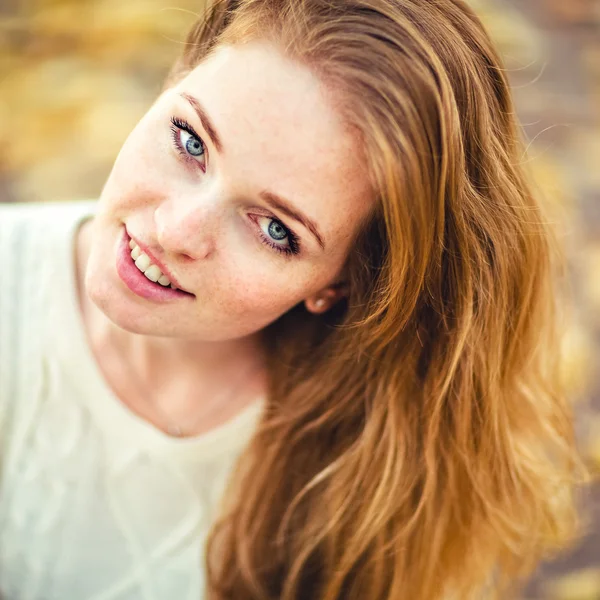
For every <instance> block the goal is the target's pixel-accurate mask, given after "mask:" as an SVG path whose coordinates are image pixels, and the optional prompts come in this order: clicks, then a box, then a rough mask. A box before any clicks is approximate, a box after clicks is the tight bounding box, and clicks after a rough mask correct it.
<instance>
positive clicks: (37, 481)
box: [0, 0, 585, 600]
mask: <svg viewBox="0 0 600 600" xmlns="http://www.w3.org/2000/svg"><path fill="white" fill-rule="evenodd" d="M89 142H90V143H91V144H93V140H89ZM522 158H523V146H522V142H521V135H520V130H519V128H518V125H517V122H516V118H515V111H514V107H513V104H512V100H511V96H510V93H509V87H508V82H507V80H506V76H505V72H504V70H503V68H502V63H501V60H500V59H499V57H498V55H497V53H496V51H495V49H494V48H493V45H492V44H491V42H490V40H489V37H488V35H487V34H486V32H485V30H484V28H483V27H482V25H481V23H480V21H479V20H478V19H477V17H476V16H475V15H474V13H473V12H472V10H471V9H470V8H469V7H468V5H467V4H466V3H464V2H463V0H239V1H234V0H225V1H223V0H222V1H218V2H215V3H212V4H211V5H210V6H209V8H208V9H207V12H206V15H205V16H204V17H203V18H202V19H201V20H200V21H199V22H198V24H197V25H195V27H194V28H193V29H192V31H191V33H190V36H189V39H188V43H187V44H186V46H185V51H184V54H183V56H182V58H181V59H180V60H179V61H178V62H177V64H176V65H175V67H174V68H173V71H172V73H171V74H170V76H169V79H168V81H167V85H166V86H165V89H164V91H163V93H162V94H161V95H160V97H159V98H158V99H157V100H156V102H155V103H154V104H153V106H152V107H151V108H150V110H149V111H148V112H147V114H146V115H145V116H144V117H143V118H142V120H141V121H140V123H139V124H138V125H137V127H136V128H135V129H134V130H133V132H132V133H131V134H130V136H129V137H128V139H127V140H126V142H125V144H124V146H123V148H122V150H121V152H120V153H119V155H118V157H117V159H116V162H115V165H114V168H113V170H112V172H111V174H110V177H109V179H108V181H107V182H106V185H105V187H104V189H103V191H102V194H101V196H100V199H99V201H97V202H78V203H50V204H40V205H37V204H36V205H23V206H12V207H9V208H8V207H4V208H2V210H1V211H0V263H1V265H0V266H1V269H2V274H3V278H2V281H3V284H2V286H1V287H0V406H1V412H0V414H1V431H2V485H1V488H0V490H1V495H0V520H1V526H0V531H1V534H0V589H1V590H2V593H3V594H4V596H3V597H5V598H7V599H10V600H14V599H25V598H27V599H40V600H41V599H44V600H49V599H52V598H57V599H60V600H71V599H72V600H75V599H77V600H80V599H83V598H85V599H95V600H100V599H102V600H109V599H111V600H112V599H115V600H116V599H127V600H130V599H131V600H133V599H169V600H170V599H173V598H177V599H178V600H183V599H192V598H194V599H199V598H210V599H214V600H225V599H227V600H230V599H231V600H250V599H257V600H258V599H261V600H263V599H264V600H266V599H284V600H300V599H308V598H310V599H313V598H314V599H317V598H318V599H323V600H341V599H360V600H362V599H369V600H376V599H385V600H392V599H394V600H396V599H406V600H409V599H410V600H441V599H458V600H468V599H474V600H475V599H476V600H481V599H482V598H488V597H490V598H492V597H496V596H497V595H502V594H508V595H507V596H506V597H510V598H514V597H515V595H514V591H512V588H511V585H512V584H513V583H515V582H517V581H518V580H519V579H520V578H522V577H523V576H525V575H527V574H528V573H530V572H531V570H532V568H533V567H534V566H535V565H536V564H537V562H538V561H539V560H540V559H541V558H542V557H543V556H545V554H546V553H547V552H549V551H551V550H556V549H558V548H561V547H562V546H564V545H565V544H566V543H567V542H568V541H569V540H570V539H572V536H573V533H574V532H575V530H576V525H577V518H576V514H577V513H576V510H575V501H574V494H573V492H574V491H575V486H576V485H577V483H578V482H579V481H581V480H582V475H585V470H584V468H583V467H582V464H581V461H580V459H579V457H578V455H577V452H576V447H575V443H574V436H573V427H572V420H571V416H570V409H569V404H568V402H567V398H566V394H565V390H564V389H563V386H562V382H561V380H560V377H559V366H560V331H561V329H560V324H561V320H560V311H559V310H558V309H559V308H560V306H561V305H562V295H561V288H560V284H561V283H562V282H563V279H561V271H560V269H559V267H560V266H561V263H560V260H559V259H560V246H559V245H557V244H556V238H555V234H554V232H553V230H552V228H551V227H550V225H549V224H548V217H547V215H545V211H544V208H543V206H542V204H541V203H540V200H539V198H537V197H536V195H535V194H534V193H533V192H532V186H531V184H530V183H529V182H528V179H527V176H526V174H525V173H524V171H523V168H522V162H523V161H522ZM73 176H77V174H76V173H74V174H73ZM507 590H511V591H510V592H508V591H507Z"/></svg>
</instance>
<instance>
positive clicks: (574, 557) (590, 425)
mask: <svg viewBox="0 0 600 600" xmlns="http://www.w3.org/2000/svg"><path fill="white" fill-rule="evenodd" d="M470 2H471V4H472V5H473V7H474V8H475V10H476V11H477V12H478V13H479V14H480V16H481V18H482V20H483V21H484V23H485V24H486V25H487V27H488V29H489V31H490V33H491V34H492V37H493V38H494V39H495V40H496V42H497V44H498V47H499V49H500V51H501V53H502V55H503V58H504V61H505V66H506V68H507V69H508V72H509V77H510V79H511V83H512V85H513V92H514V98H515V101H516V105H517V112H518V117H519V120H520V122H521V124H522V127H523V132H524V136H525V138H526V140H527V145H528V152H527V155H526V157H524V160H526V161H527V162H528V163H529V164H530V166H531V169H532V170H533V172H534V175H535V177H536V179H537V181H538V183H539V185H540V187H541V188H542V189H543V191H544V193H545V195H546V196H547V197H548V198H549V200H550V201H551V202H552V203H554V204H555V205H556V207H557V208H558V210H559V213H558V214H560V215H561V216H560V218H561V219H562V220H564V223H563V229H564V235H565V244H566V246H567V248H568V253H569V265H570V273H571V277H572V282H573V289H574V292H575V295H576V299H577V315H576V322H575V323H574V326H573V328H572V331H571V333H570V335H569V338H568V340H567V347H566V361H565V375H566V377H567V378H568V380H569V383H570V384H571V385H572V389H573V399H574V402H575V403H576V413H577V427H578V432H579V436H580V439H581V445H582V448H583V450H584V453H585V456H586V458H587V460H588V461H589V463H590V465H591V466H592V467H593V469H594V470H595V471H596V472H598V468H599V467H600V353H599V352H598V351H597V350H598V345H599V342H600V0H470ZM201 7H202V0H195V1H192V0H177V2H176V4H173V1H172V0H171V1H169V2H168V1H167V0H127V1H124V0H0V202H30V201H49V200H69V199H85V198H96V197H97V196H98V195H99V193H100V191H101V189H102V185H103V183H104V181H105V179H106V177H107V175H108V173H109V171H110V168H111V166H112V163H113V161H114V159H115V157H116V155H117V153H118V151H119V149H120V147H121V144H122V143H123V141H124V139H125V138H126V136H127V135H128V133H129V132H130V131H131V129H132V128H133V127H134V125H135V124H136V123H137V121H138V120H139V118H140V117H141V116H142V115H143V114H144V112H145V111H146V110H147V109H148V108H149V106H150V104H151V102H152V101H153V100H154V98H155V97H156V95H157V94H158V92H159V90H160V87H161V83H162V80H163V78H164V76H165V75H166V73H167V71H168V69H169V66H170V65H171V63H172V62H173V60H174V59H175V57H176V56H177V55H178V54H179V52H180V51H181V49H182V44H183V41H184V39H185V34H186V32H187V29H188V27H189V26H190V25H191V23H192V22H193V21H194V20H195V18H196V16H197V13H198V11H200V10H201ZM583 501H584V503H585V509H586V514H587V515H588V518H589V520H590V523H589V525H588V526H587V532H586V534H585V536H584V537H583V539H581V540H580V542H579V543H578V544H577V545H576V546H574V547H573V549H572V550H571V551H569V552H566V553H564V554H562V555H560V556H559V557H557V558H556V559H554V560H552V561H548V562H547V563H544V564H543V565H541V566H540V568H539V570H538V572H537V573H536V574H535V577H534V578H533V579H532V581H531V582H530V584H529V586H528V588H527V590H526V596H525V597H524V598H523V600H600V485H598V484H596V485H594V486H592V487H591V489H590V490H589V492H588V493H587V494H586V496H585V498H584V499H583Z"/></svg>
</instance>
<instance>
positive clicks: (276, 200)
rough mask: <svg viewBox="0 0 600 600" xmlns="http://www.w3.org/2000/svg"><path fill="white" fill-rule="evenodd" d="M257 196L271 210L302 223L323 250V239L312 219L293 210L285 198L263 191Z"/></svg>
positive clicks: (295, 209)
mask: <svg viewBox="0 0 600 600" xmlns="http://www.w3.org/2000/svg"><path fill="white" fill-rule="evenodd" d="M259 196H260V197H261V198H262V199H263V200H264V201H265V202H267V203H268V204H270V205H271V206H272V207H273V208H275V209H277V210H279V211H280V212H282V213H284V214H286V215H287V216H288V217H290V218H291V219H294V220H296V221H298V222H299V223H302V225H304V227H306V229H308V231H310V232H311V233H312V234H313V235H314V236H315V238H316V240H317V242H319V246H321V249H322V250H325V243H324V242H323V237H322V236H321V234H320V233H319V229H318V227H317V225H316V223H315V222H314V221H313V220H312V219H309V218H308V217H307V216H306V215H304V214H302V213H301V212H300V211H299V210H298V209H297V208H294V206H293V205H292V203H291V202H289V200H286V199H285V198H282V197H281V196H278V195H277V194H274V193H273V192H269V191H268V190H263V191H262V192H261V193H260V194H259Z"/></svg>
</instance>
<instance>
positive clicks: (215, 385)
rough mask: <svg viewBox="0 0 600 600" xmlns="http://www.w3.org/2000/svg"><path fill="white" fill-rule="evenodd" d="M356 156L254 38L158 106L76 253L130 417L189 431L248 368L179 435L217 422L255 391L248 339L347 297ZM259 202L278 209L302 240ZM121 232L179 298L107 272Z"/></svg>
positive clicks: (107, 369) (367, 203)
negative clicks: (158, 266)
mask: <svg viewBox="0 0 600 600" xmlns="http://www.w3.org/2000/svg"><path fill="white" fill-rule="evenodd" d="M195 100H197V101H198V102H199V103H200V104H201V105H202V107H203V108H204V110H205V112H206V114H207V115H208V117H209V119H210V121H211V122H212V125H213V126H214V130H215V131H216V133H217V135H218V138H219V139H220V145H221V148H220V149H219V148H218V147H217V145H215V142H214V141H213V140H212V139H211V135H209V132H208V131H207V129H205V127H204V126H203V123H202V121H201V120H200V118H199V116H198V115H197V112H196V110H195V109H194V107H193V105H194V104H195ZM172 117H175V118H176V124H174V123H172V121H171V119H172ZM182 124H187V125H189V126H191V128H193V130H194V131H195V133H196V134H197V136H198V138H200V140H201V141H202V143H199V142H198V141H197V140H198V138H196V136H195V135H192V134H191V133H190V132H188V131H185V130H184V129H182V128H181V127H180V126H181V125H182ZM187 125H186V126H187ZM176 141H179V142H180V143H181V148H177V147H176ZM357 149H358V144H357V140H356V138H355V137H354V136H353V135H352V134H351V133H350V131H349V130H348V128H347V127H345V125H344V123H343V121H342V119H341V118H340V116H339V114H338V111H336V109H335V104H334V102H333V101H332V99H331V97H330V96H329V95H328V94H327V93H326V92H325V90H324V87H323V85H322V83H321V82H320V81H319V80H318V79H317V78H316V77H315V76H314V75H313V74H312V72H311V71H310V70H308V69H307V68H306V67H304V66H301V65H299V64H298V63H295V62H292V61H291V60H290V59H288V58H286V57H285V56H283V55H282V54H281V53H280V52H278V51H276V49H275V48H274V47H273V46H271V45H269V44H268V43H266V42H251V43H248V44H245V45H243V46H233V47H222V48H218V49H217V50H216V51H215V53H213V54H212V55H211V56H210V57H209V58H207V59H206V60H205V61H203V62H202V63H201V64H200V65H198V66H197V67H196V68H195V69H194V70H193V71H192V72H191V73H189V74H188V75H187V76H186V77H185V78H184V79H182V80H181V81H180V82H178V83H177V84H176V85H175V86H174V87H172V88H170V89H169V90H167V91H165V92H164V93H163V94H162V95H161V96H160V97H159V98H158V99H157V101H156V102H155V103H154V105H153V106H152V107H151V108H150V110H149V111H148V112H147V113H146V115H145V116H144V117H143V118H142V119H141V121H140V122H139V124H138V125H137V126H136V128H135V129H134V130H133V131H132V133H131V134H130V135H129V137H128V138H127V140H126V141H125V143H124V146H123V148H122V149H121V151H120V153H119V155H118V157H117V160H116V162H115V165H114V167H113V170H112V172H111V174H110V176H109V178H108V181H107V183H106V185H105V187H104V189H103V191H102V195H101V198H100V201H99V205H98V212H97V216H96V217H95V218H94V219H93V220H90V221H88V222H86V223H85V224H84V225H83V226H82V227H81V228H80V230H79V234H78V238H77V246H76V253H77V254H76V259H77V273H78V283H79V288H80V290H79V291H80V304H81V310H82V315H83V320H84V324H85V327H86V331H87V335H88V340H89V342H90V345H91V347H92V348H93V351H94V354H95V356H96V358H97V360H98V363H99V365H100V367H101V369H102V371H103V373H104V375H105V376H106V378H107V380H108V381H109V383H110V384H111V386H112V387H113V389H114V390H115V391H116V392H117V394H118V395H119V397H120V398H121V399H122V400H123V401H124V402H126V403H127V404H128V405H129V406H130V407H131V408H132V409H133V410H134V411H136V412H138V413H139V414H141V415H142V416H143V417H144V418H146V419H148V420H149V421H152V422H154V423H155V424H156V425H157V426H158V427H163V428H164V419H162V416H159V414H158V412H159V411H158V410H155V409H154V408H156V407H154V408H153V405H152V403H155V404H160V406H159V407H158V408H160V413H161V415H164V414H165V413H167V414H169V415H170V416H172V417H173V420H175V421H179V422H185V420H186V419H190V420H191V419H193V418H194V415H196V414H197V413H198V410H199V408H198V407H199V406H200V407H201V406H202V405H203V403H208V402H209V399H210V398H211V397H213V396H214V395H215V394H217V393H219V394H221V393H222V390H223V389H226V388H227V386H228V385H232V384H231V382H232V381H234V380H235V378H236V374H238V373H241V372H243V371H246V370H250V372H251V376H250V377H249V379H248V381H247V382H246V384H245V385H244V388H243V389H244V392H243V393H241V392H236V394H235V400H233V398H232V399H228V402H227V403H223V405H221V406H218V407H214V408H212V409H211V410H210V412H209V413H208V414H207V415H205V417H204V418H203V419H202V422H201V423H200V424H198V426H197V427H196V428H195V430H194V431H193V432H190V434H191V433H194V434H197V433H201V432H202V431H206V430H207V429H210V428H212V427H214V426H216V425H218V424H220V423H222V422H224V421H225V420H227V419H228V418H230V417H231V416H232V415H233V414H235V413H236V412H238V411H239V410H241V409H242V408H243V405H244V403H246V402H249V401H250V400H251V399H253V398H255V397H256V395H257V393H259V392H260V391H261V390H262V389H263V388H264V385H265V381H266V380H265V375H264V360H263V351H262V349H261V346H260V342H259V335H258V332H260V330H262V329H263V328H264V327H265V326H266V325H268V324H269V323H271V322H273V321H274V320H276V319H277V318H278V317H280V316H281V315H283V314H284V313H285V312H287V311H288V310H290V309H291V308H292V307H294V306H295V305H297V304H298V303H304V304H305V306H306V309H307V310H309V311H312V312H324V311H326V310H328V309H329V308H331V306H332V305H333V304H334V303H335V302H337V301H338V300H339V299H340V297H341V296H343V295H344V294H345V293H347V289H346V287H345V285H344V280H343V276H342V267H343V264H344V261H345V259H346V257H347V254H348V252H349V249H350V244H351V242H352V238H353V235H354V234H355V232H356V230H357V228H358V227H359V225H360V223H361V222H362V221H363V220H364V219H366V218H367V217H368V215H369V213H370V211H371V209H372V207H373V202H372V199H371V193H370V186H369V182H368V178H367V174H366V167H365V165H364V162H363V161H362V160H361V157H360V153H359V152H358V150H357ZM263 190H267V191H269V192H271V193H273V194H277V195H278V196H281V197H283V198H285V199H287V200H288V201H289V204H290V205H291V206H292V208H293V210H295V211H296V212H301V213H302V215H304V216H305V217H306V219H307V220H308V219H309V220H310V221H311V222H312V223H313V224H314V228H315V229H316V235H315V232H311V228H310V227H308V226H304V225H303V224H301V223H300V222H299V221H297V220H295V219H293V218H291V217H290V216H289V215H288V214H286V213H285V212H284V211H282V210H280V209H277V208H274V207H272V206H271V205H270V204H269V203H268V202H267V201H266V200H265V198H264V197H263V196H261V192H262V191H263ZM124 226H126V227H127V230H128V231H129V232H130V233H131V234H132V235H133V236H135V237H137V238H138V239H140V240H142V241H143V242H144V243H145V244H146V245H147V246H148V247H149V248H151V249H152V251H153V252H154V254H155V256H156V257H157V258H158V259H159V260H161V261H162V262H163V263H164V264H165V265H166V266H167V267H168V268H169V269H170V270H171V271H172V273H173V274H174V276H175V277H176V278H177V280H178V282H179V283H180V286H181V287H182V288H183V289H185V290H187V291H188V292H190V294H191V295H189V296H187V297H184V298H179V299H177V300H174V301H171V302H166V303H157V302H153V301H150V300H148V299H145V298H142V297H140V296H138V295H136V294H135V293H134V292H132V291H131V289H129V288H128V287H127V285H125V283H124V282H123V281H122V280H121V279H120V278H119V276H118V274H117V271H116V267H115V262H116V253H117V247H118V241H119V239H120V238H121V236H122V232H123V228H124ZM281 226H283V229H282V228H281ZM290 231H292V232H293V233H294V235H295V237H296V238H297V246H298V248H299V251H298V252H297V253H292V252H288V253H286V252H285V251H283V252H281V251H279V250H277V247H278V248H280V249H284V250H285V249H287V250H291V249H293V248H294V247H295V244H294V243H293V242H292V241H291V240H292V238H293V236H292V235H291V234H290V233H289V232H290ZM261 236H262V237H261ZM263 238H265V239H266V240H267V242H266V243H265V241H263ZM318 238H320V240H319V239H318ZM269 243H270V244H272V245H273V246H276V248H273V247H271V246H270V245H269ZM322 245H323V246H324V248H323V247H322ZM157 285H158V284H157ZM140 382H142V383H143V387H144V388H145V390H146V392H145V391H143V390H142V389H141V386H140ZM147 390H153V392H152V402H149V400H148V394H147Z"/></svg>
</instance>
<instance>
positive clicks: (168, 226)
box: [154, 198, 218, 260]
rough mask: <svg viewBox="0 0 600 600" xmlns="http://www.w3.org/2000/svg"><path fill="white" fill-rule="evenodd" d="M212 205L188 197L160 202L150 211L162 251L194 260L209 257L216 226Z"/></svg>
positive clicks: (213, 246) (212, 249)
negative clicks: (152, 213)
mask: <svg viewBox="0 0 600 600" xmlns="http://www.w3.org/2000/svg"><path fill="white" fill-rule="evenodd" d="M214 204H215V203H214V202H213V203H211V202H206V201H202V202H198V201H194V200H190V199H189V198H185V199H183V198H178V199H177V198H172V199H169V200H165V201H163V202H162V203H161V204H160V205H159V206H158V207H157V208H156V209H155V211H154V223H155V227H156V235H157V241H158V243H159V244H160V245H161V247H162V248H163V250H164V251H165V252H169V253H171V254H179V255H183V256H186V257H187V258H190V259H194V260H200V259H205V258H207V257H208V256H210V255H211V253H212V252H213V251H214V248H215V241H216V237H215V236H216V233H217V227H218V219H217V215H216V212H217V211H216V207H215V205H214Z"/></svg>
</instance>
